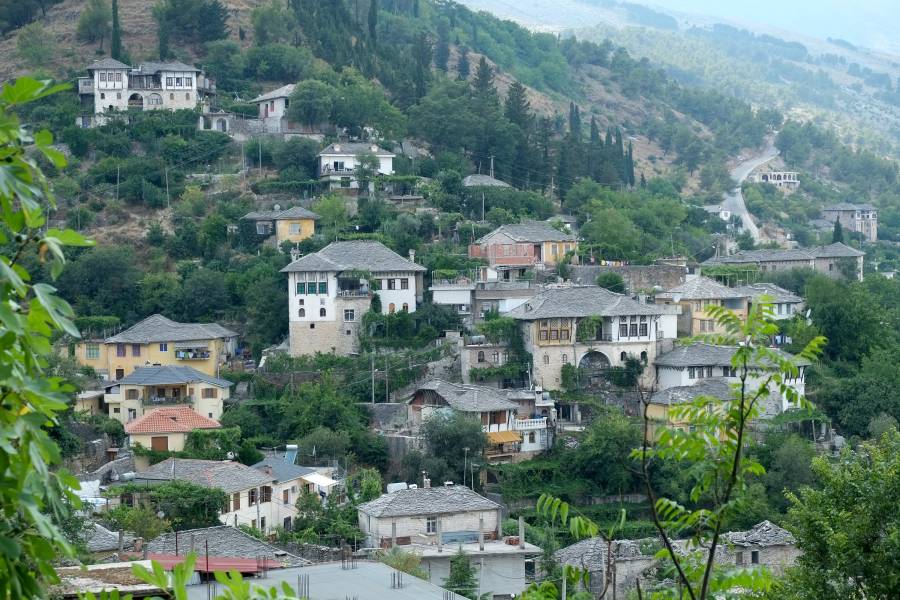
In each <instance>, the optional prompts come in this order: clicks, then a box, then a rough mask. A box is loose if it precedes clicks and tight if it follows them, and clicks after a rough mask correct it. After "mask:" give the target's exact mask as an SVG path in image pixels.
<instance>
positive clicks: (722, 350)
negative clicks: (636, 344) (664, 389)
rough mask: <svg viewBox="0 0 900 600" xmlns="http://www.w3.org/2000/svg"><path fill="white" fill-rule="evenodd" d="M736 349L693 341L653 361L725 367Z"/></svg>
mask: <svg viewBox="0 0 900 600" xmlns="http://www.w3.org/2000/svg"><path fill="white" fill-rule="evenodd" d="M735 351H737V347H736V346H717V345H714V344H705V343H703V342H695V343H693V344H685V345H679V346H675V348H674V349H672V350H670V351H669V352H666V353H665V354H660V355H659V356H657V357H656V360H654V361H653V364H654V365H656V366H657V367H672V368H684V367H726V366H731V359H732V357H733V356H734V353H735ZM776 352H778V353H779V354H781V355H783V356H785V357H790V358H792V359H793V360H794V362H795V364H798V365H808V364H809V361H807V360H805V359H802V358H800V357H797V356H791V355H790V354H788V353H787V352H784V351H782V350H776Z"/></svg>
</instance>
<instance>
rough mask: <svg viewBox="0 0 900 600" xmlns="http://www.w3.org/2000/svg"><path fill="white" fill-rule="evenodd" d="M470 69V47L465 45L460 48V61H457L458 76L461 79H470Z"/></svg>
mask: <svg viewBox="0 0 900 600" xmlns="http://www.w3.org/2000/svg"><path fill="white" fill-rule="evenodd" d="M470 71H471V66H470V65H469V49H468V48H467V47H466V46H463V47H462V48H460V49H459V61H458V62H457V63H456V77H457V78H458V79H459V80H460V81H468V80H469V72H470Z"/></svg>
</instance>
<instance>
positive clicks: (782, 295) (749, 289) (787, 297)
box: [734, 283, 803, 303]
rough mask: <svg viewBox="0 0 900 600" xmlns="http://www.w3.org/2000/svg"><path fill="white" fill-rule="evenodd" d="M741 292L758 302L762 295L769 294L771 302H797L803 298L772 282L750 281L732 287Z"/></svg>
mask: <svg viewBox="0 0 900 600" xmlns="http://www.w3.org/2000/svg"><path fill="white" fill-rule="evenodd" d="M734 289H735V290H737V291H739V292H740V293H741V294H746V295H747V296H750V297H751V298H752V299H753V301H754V302H759V301H760V298H761V297H762V296H771V297H772V298H773V300H772V301H773V302H780V303H799V302H803V298H801V297H800V296H798V295H797V294H795V293H794V292H792V291H790V290H786V289H784V288H783V287H780V286H777V285H775V284H774V283H752V284H750V285H741V286H737V287H735V288H734Z"/></svg>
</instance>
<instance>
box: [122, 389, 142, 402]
mask: <svg viewBox="0 0 900 600" xmlns="http://www.w3.org/2000/svg"><path fill="white" fill-rule="evenodd" d="M140 397H141V392H140V390H137V389H135V388H131V389H128V390H125V399H126V400H138V399H140Z"/></svg>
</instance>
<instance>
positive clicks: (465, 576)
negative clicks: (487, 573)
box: [441, 547, 478, 600]
mask: <svg viewBox="0 0 900 600" xmlns="http://www.w3.org/2000/svg"><path fill="white" fill-rule="evenodd" d="M441 587H443V588H444V589H445V590H450V591H451V592H454V593H455V594H458V595H460V596H463V597H465V598H469V599H470V600H478V572H477V571H476V570H475V567H473V566H472V561H471V559H469V556H468V555H467V554H466V553H465V552H463V549H462V547H460V549H459V551H458V552H457V553H456V554H455V555H454V556H453V558H451V559H450V573H449V575H448V576H447V578H446V579H444V583H443V585H442V586H441Z"/></svg>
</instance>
